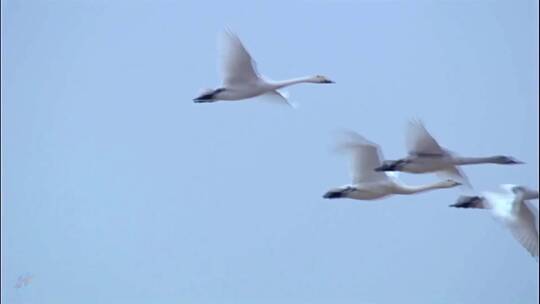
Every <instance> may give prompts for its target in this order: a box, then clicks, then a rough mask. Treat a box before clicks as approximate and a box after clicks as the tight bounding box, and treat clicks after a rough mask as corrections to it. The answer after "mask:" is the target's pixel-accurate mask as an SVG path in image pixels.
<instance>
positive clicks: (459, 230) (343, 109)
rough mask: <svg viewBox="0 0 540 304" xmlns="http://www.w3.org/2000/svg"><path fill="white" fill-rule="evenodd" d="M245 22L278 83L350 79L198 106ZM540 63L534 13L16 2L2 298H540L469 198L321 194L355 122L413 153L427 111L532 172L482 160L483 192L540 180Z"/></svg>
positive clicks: (293, 4) (263, 65)
mask: <svg viewBox="0 0 540 304" xmlns="http://www.w3.org/2000/svg"><path fill="white" fill-rule="evenodd" d="M255 2H256V3H255ZM225 27H229V28H231V29H232V30H233V31H235V32H236V33H237V34H238V35H239V36H240V38H241V39H242V40H243V42H244V44H245V45H246V47H247V48H248V50H249V51H250V52H251V54H252V55H253V57H254V58H255V59H256V60H257V62H258V67H259V70H260V72H261V73H262V74H264V75H265V76H268V77H270V78H272V79H283V78H291V77H298V76H306V75H313V74H323V75H326V76H328V77H329V78H331V79H333V80H335V81H336V84H335V85H314V84H311V85H310V84H305V85H298V86H295V87H291V88H289V89H288V91H289V92H290V94H291V99H292V100H293V101H294V102H296V103H297V104H299V105H300V107H299V108H298V109H296V110H292V109H290V108H287V107H281V106H278V105H275V104H267V103H264V102H257V101H243V102H221V103H214V104H194V103H193V101H192V99H193V98H194V97H195V96H196V95H197V93H198V92H199V91H200V89H202V88H206V87H214V86H217V85H219V82H220V79H219V74H218V73H217V58H218V52H217V37H218V34H219V33H220V31H221V30H223V29H224V28H225ZM538 53H539V50H538V1H532V0H531V1H526V0H523V1H495V0H493V1H491V0H489V1H488V0H486V1H346V0H337V1H332V0H304V1H271V2H262V1H261V2H259V1H213V2H208V1H166V0H155V1H150V0H147V1H142V0H139V1H131V0H130V1H105V0H72V1H68V0H48V1H45V0H44V1H31V0H27V1H22V0H2V95H1V97H2V302H3V303H4V302H5V303H16V304H17V303H45V304H48V303H51V304H62V303H89V304H94V303H356V304H358V303H360V304H386V303H445V304H446V303H456V304H468V303H471V304H472V303H505V304H506V303H537V301H538V264H537V262H536V261H535V260H534V259H533V258H531V257H530V256H529V255H528V253H527V252H526V251H525V250H524V249H523V248H521V246H520V245H519V244H518V243H517V242H516V241H515V240H514V239H513V238H512V236H511V235H510V233H508V231H506V229H505V228H504V227H503V226H502V225H500V224H499V223H497V222H496V221H495V220H493V219H492V218H491V217H490V216H489V215H488V214H487V213H485V212H481V211H465V210H458V209H453V208H448V205H449V204H452V203H454V202H455V200H456V198H457V197H458V196H459V195H460V190H459V189H447V190H440V191H434V192H429V193H424V194H421V195H415V196H402V197H397V196H396V197H391V198H388V199H385V200H380V201H375V202H363V201H354V200H324V199H322V195H323V194H324V192H325V191H326V190H328V189H329V188H332V187H335V186H340V185H343V184H347V183H349V182H350V178H349V175H348V173H349V172H348V160H347V159H346V158H345V157H344V156H342V155H339V154H334V153H333V152H332V145H333V142H334V139H335V131H336V130H339V129H341V128H349V129H353V130H355V131H357V132H359V133H360V134H362V135H364V136H365V137H367V138H368V139H370V140H371V141H374V142H377V143H379V144H380V145H381V146H382V148H383V151H384V153H385V156H386V157H387V158H398V157H400V156H404V155H405V153H406V151H405V146H404V126H405V124H406V122H407V120H408V119H410V118H413V117H418V118H421V119H422V120H423V121H424V122H425V124H426V126H427V128H428V130H430V132H431V133H432V134H433V135H434V136H435V137H436V138H437V139H438V140H439V142H440V143H441V145H443V146H446V147H447V148H449V149H451V150H453V151H456V152H458V153H460V154H462V155H468V156H483V155H493V154H506V155H512V156H514V157H516V158H518V159H520V160H523V161H525V162H526V163H527V164H526V165H521V166H496V165H484V166H471V167H467V168H465V171H466V173H467V174H468V176H469V178H470V180H471V182H472V184H473V185H474V187H475V189H477V190H479V191H480V190H495V189H497V187H498V185H499V184H501V183H515V184H523V185H527V186H529V187H538V182H539V172H538V156H539V154H538V153H539V149H538V135H539V134H538V125H539V120H538V98H539V89H538V81H539V79H538V72H539V71H538V66H539V62H538ZM402 177H403V179H404V180H405V181H406V182H408V183H421V182H431V181H434V180H435V179H436V177H435V176H432V175H425V176H413V175H406V174H404V175H402ZM26 273H30V274H33V275H34V279H33V281H32V282H31V283H30V284H29V285H28V286H26V287H23V288H19V289H15V288H13V286H14V285H15V284H16V282H17V278H18V277H19V275H21V274H26Z"/></svg>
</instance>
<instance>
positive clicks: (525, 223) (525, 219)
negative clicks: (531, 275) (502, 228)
mask: <svg viewBox="0 0 540 304" xmlns="http://www.w3.org/2000/svg"><path fill="white" fill-rule="evenodd" d="M506 225H507V227H508V229H510V232H512V235H513V236H514V237H515V238H516V239H517V240H518V242H519V243H520V244H521V245H522V246H523V247H525V249H527V251H528V252H529V253H530V254H531V255H532V256H533V257H538V231H537V230H536V222H535V217H534V213H533V212H532V210H530V209H529V206H528V205H527V204H525V203H523V202H521V206H520V208H519V211H518V214H517V219H516V220H514V221H506Z"/></svg>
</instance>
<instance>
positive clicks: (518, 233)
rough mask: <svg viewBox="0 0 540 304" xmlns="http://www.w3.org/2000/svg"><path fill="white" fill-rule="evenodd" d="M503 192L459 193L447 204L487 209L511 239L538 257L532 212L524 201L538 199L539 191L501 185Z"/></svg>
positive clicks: (536, 232) (456, 206)
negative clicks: (456, 197)
mask: <svg viewBox="0 0 540 304" xmlns="http://www.w3.org/2000/svg"><path fill="white" fill-rule="evenodd" d="M501 188H502V189H503V190H504V191H503V192H502V193H495V192H484V193H483V194H482V195H481V196H461V197H460V198H459V199H458V201H457V202H456V203H455V204H453V205H450V207H455V208H478V209H489V210H490V211H491V213H492V214H493V215H494V216H495V218H497V219H499V220H501V221H502V222H503V223H504V224H505V225H506V227H507V228H508V229H509V230H510V232H511V233H512V235H513V236H514V238H516V239H517V240H518V241H519V243H520V244H521V245H522V246H523V247H525V249H527V251H528V252H529V253H530V254H531V255H532V256H533V257H535V258H538V231H537V230H536V224H535V223H536V222H535V216H534V212H533V210H532V209H531V206H529V205H527V203H526V202H525V201H526V200H532V199H538V191H536V190H532V189H529V188H526V187H523V186H517V185H501Z"/></svg>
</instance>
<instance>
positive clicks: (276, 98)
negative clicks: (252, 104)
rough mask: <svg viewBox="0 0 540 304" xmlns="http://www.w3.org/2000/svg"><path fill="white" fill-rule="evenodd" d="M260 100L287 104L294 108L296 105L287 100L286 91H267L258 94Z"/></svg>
mask: <svg viewBox="0 0 540 304" xmlns="http://www.w3.org/2000/svg"><path fill="white" fill-rule="evenodd" d="M259 97H260V98H261V100H264V101H270V102H274V103H278V104H281V105H288V106H290V107H292V108H296V105H295V104H293V103H292V102H290V101H289V99H288V98H287V93H285V92H279V91H269V92H267V93H265V94H263V95H260V96H259Z"/></svg>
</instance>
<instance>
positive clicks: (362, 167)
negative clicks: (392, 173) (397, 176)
mask: <svg viewBox="0 0 540 304" xmlns="http://www.w3.org/2000/svg"><path fill="white" fill-rule="evenodd" d="M343 135H345V136H346V137H347V139H346V140H344V141H342V142H341V143H340V145H339V148H340V149H343V150H345V151H347V152H349V153H351V160H352V164H351V165H352V166H351V168H352V178H353V183H355V184H358V183H370V182H378V181H386V180H389V177H388V176H387V175H386V173H385V172H377V171H375V168H377V167H379V166H381V164H382V159H383V157H382V153H381V151H380V148H379V145H377V144H375V143H372V142H370V141H368V140H367V139H365V138H364V137H362V136H360V135H359V134H357V133H355V132H352V131H346V132H344V133H343Z"/></svg>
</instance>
